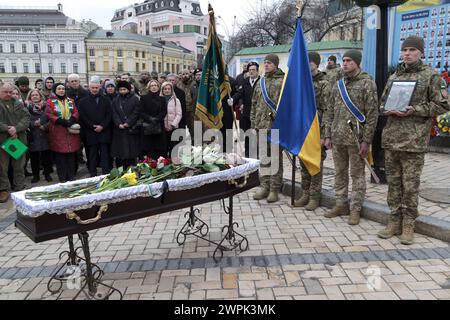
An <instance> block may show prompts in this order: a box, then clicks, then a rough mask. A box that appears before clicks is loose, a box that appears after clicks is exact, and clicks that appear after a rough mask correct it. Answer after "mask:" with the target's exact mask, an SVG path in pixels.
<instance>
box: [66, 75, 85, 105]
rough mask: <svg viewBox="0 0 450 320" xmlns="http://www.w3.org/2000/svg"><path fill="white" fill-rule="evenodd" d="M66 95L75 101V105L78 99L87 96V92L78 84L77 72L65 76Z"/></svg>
mask: <svg viewBox="0 0 450 320" xmlns="http://www.w3.org/2000/svg"><path fill="white" fill-rule="evenodd" d="M67 83H68V88H67V97H68V98H70V99H72V100H73V101H75V105H77V104H78V101H80V100H81V99H83V98H84V97H87V96H88V94H89V92H88V91H86V90H84V89H83V87H82V86H81V84H80V76H79V75H77V74H71V75H69V76H68V77H67Z"/></svg>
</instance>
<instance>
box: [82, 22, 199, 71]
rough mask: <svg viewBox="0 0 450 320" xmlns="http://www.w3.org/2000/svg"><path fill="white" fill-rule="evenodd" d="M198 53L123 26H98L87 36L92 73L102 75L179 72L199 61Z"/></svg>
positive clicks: (87, 49)
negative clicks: (125, 29) (113, 28)
mask: <svg viewBox="0 0 450 320" xmlns="http://www.w3.org/2000/svg"><path fill="white" fill-rule="evenodd" d="M195 61H196V57H195V54H194V53H193V52H192V51H190V50H188V49H186V48H183V47H181V46H178V45H176V44H175V43H173V42H169V41H161V40H156V39H153V38H150V37H146V36H141V35H138V34H133V33H130V32H126V31H121V30H113V31H109V30H103V29H97V30H95V31H93V32H91V33H89V35H88V37H87V39H86V62H87V70H88V75H89V76H93V75H97V76H100V77H101V78H107V77H112V76H115V75H117V74H120V73H122V72H129V73H130V74H131V76H133V77H137V76H138V75H139V74H140V73H141V72H143V71H149V72H152V71H156V72H158V73H160V72H166V71H167V72H171V73H178V72H180V71H181V70H183V69H187V68H188V67H189V66H190V65H192V64H193V63H195Z"/></svg>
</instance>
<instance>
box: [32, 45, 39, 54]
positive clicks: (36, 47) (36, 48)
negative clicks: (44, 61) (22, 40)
mask: <svg viewBox="0 0 450 320" xmlns="http://www.w3.org/2000/svg"><path fill="white" fill-rule="evenodd" d="M33 47H34V53H39V44H37V43H35V44H34V45H33Z"/></svg>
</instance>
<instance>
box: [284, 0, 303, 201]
mask: <svg viewBox="0 0 450 320" xmlns="http://www.w3.org/2000/svg"><path fill="white" fill-rule="evenodd" d="M303 6H304V1H303V0H297V6H296V7H297V17H299V18H300V17H301V15H302V9H303ZM286 153H287V152H286ZM288 158H289V160H291V164H292V187H291V206H294V203H295V184H296V183H295V174H296V169H297V164H296V162H297V159H296V157H295V156H294V155H292V158H291V155H290V154H289V156H288ZM300 161H302V160H300Z"/></svg>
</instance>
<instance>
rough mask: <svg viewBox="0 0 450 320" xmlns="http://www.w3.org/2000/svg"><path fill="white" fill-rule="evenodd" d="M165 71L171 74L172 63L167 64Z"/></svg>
mask: <svg viewBox="0 0 450 320" xmlns="http://www.w3.org/2000/svg"><path fill="white" fill-rule="evenodd" d="M164 71H169V72H170V63H166V70H164Z"/></svg>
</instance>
